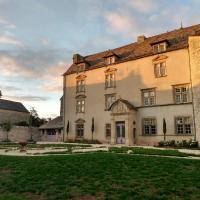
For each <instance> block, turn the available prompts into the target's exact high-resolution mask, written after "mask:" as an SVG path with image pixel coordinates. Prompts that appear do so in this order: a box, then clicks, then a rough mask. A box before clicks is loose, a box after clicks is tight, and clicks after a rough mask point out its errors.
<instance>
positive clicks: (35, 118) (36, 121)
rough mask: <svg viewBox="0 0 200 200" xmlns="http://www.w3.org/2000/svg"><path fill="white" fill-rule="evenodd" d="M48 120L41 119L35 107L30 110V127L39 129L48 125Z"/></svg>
mask: <svg viewBox="0 0 200 200" xmlns="http://www.w3.org/2000/svg"><path fill="white" fill-rule="evenodd" d="M46 122H47V120H46V119H45V118H40V117H39V115H38V113H37V111H36V110H35V108H34V107H31V109H30V119H29V126H30V127H32V126H33V127H39V126H41V125H42V124H44V123H46Z"/></svg>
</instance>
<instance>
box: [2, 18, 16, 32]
mask: <svg viewBox="0 0 200 200" xmlns="http://www.w3.org/2000/svg"><path fill="white" fill-rule="evenodd" d="M0 25H3V26H5V27H6V28H10V29H14V28H16V25H14V24H12V23H10V22H9V21H7V20H6V19H5V18H4V17H3V16H0Z"/></svg>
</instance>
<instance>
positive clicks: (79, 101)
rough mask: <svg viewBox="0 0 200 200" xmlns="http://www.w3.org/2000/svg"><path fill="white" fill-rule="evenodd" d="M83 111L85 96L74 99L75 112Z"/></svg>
mask: <svg viewBox="0 0 200 200" xmlns="http://www.w3.org/2000/svg"><path fill="white" fill-rule="evenodd" d="M84 112H85V98H78V99H76V113H84Z"/></svg>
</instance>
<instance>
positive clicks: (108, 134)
mask: <svg viewBox="0 0 200 200" xmlns="http://www.w3.org/2000/svg"><path fill="white" fill-rule="evenodd" d="M105 135H106V138H110V137H111V123H106V124H105Z"/></svg>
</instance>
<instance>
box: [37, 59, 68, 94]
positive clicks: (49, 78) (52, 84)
mask: <svg viewBox="0 0 200 200" xmlns="http://www.w3.org/2000/svg"><path fill="white" fill-rule="evenodd" d="M65 70H66V63H63V62H59V63H58V64H57V65H53V66H49V68H48V69H47V73H46V74H44V76H42V79H43V80H44V81H43V82H44V83H43V85H42V86H41V87H40V88H41V89H42V90H44V91H46V92H62V89H63V77H62V74H63V73H64V72H65Z"/></svg>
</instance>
